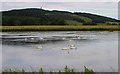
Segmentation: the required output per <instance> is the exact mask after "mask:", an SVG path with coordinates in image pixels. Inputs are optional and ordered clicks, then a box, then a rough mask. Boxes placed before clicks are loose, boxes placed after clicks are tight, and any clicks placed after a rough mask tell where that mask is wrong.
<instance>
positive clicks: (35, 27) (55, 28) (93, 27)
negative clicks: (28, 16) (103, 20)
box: [0, 26, 120, 31]
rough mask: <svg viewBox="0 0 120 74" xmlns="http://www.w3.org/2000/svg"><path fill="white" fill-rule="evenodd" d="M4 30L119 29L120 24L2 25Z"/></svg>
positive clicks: (0, 28) (0, 27) (1, 28)
mask: <svg viewBox="0 0 120 74" xmlns="http://www.w3.org/2000/svg"><path fill="white" fill-rule="evenodd" d="M0 30H2V31H119V30H120V28H119V27H118V26H0Z"/></svg>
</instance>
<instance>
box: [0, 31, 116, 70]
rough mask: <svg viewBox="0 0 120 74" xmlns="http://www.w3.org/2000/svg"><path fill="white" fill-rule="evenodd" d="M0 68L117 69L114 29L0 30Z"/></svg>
mask: <svg viewBox="0 0 120 74" xmlns="http://www.w3.org/2000/svg"><path fill="white" fill-rule="evenodd" d="M1 45H2V57H3V59H2V67H3V69H7V68H12V69H16V70H19V69H22V68H24V69H25V70H26V71H37V70H38V69H39V68H41V67H42V68H43V70H44V71H46V72H47V71H50V70H52V71H59V70H63V69H64V68H65V66H66V65H67V66H68V67H69V68H74V70H75V71H82V70H83V68H84V66H86V67H89V68H91V69H93V70H94V71H96V72H117V71H118V32H79V31H77V32H76V31H62V32H60V31H58V32H3V33H2V44H1Z"/></svg>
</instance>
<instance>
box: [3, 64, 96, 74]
mask: <svg viewBox="0 0 120 74" xmlns="http://www.w3.org/2000/svg"><path fill="white" fill-rule="evenodd" d="M18 72H19V73H20V74H27V73H31V74H46V73H47V74H95V72H94V71H93V70H92V69H89V68H87V67H84V70H83V72H75V70H74V69H70V68H68V66H66V67H65V68H64V71H60V70H59V71H58V72H53V71H49V72H44V70H43V69H42V68H40V69H39V70H38V71H37V72H26V71H25V70H24V69H21V70H20V71H15V70H12V69H5V70H4V71H3V72H2V73H3V74H16V73H18Z"/></svg>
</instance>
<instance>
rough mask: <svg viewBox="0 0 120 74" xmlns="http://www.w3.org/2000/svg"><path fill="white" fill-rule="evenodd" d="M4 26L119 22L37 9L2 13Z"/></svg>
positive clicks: (85, 15) (106, 18) (104, 18)
mask: <svg viewBox="0 0 120 74" xmlns="http://www.w3.org/2000/svg"><path fill="white" fill-rule="evenodd" d="M0 13H2V25H3V26H21V25H22V26H27V25H28V26H30V25H37V26H38V25H98V24H100V23H105V24H106V25H118V22H119V20H117V19H113V18H109V17H105V16H100V15H95V14H90V13H82V12H74V13H72V12H68V11H58V10H52V11H50V10H44V9H37V8H27V9H17V10H10V11H2V12H0Z"/></svg>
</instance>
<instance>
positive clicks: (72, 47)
mask: <svg viewBox="0 0 120 74" xmlns="http://www.w3.org/2000/svg"><path fill="white" fill-rule="evenodd" d="M69 47H70V49H77V47H75V45H69Z"/></svg>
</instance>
